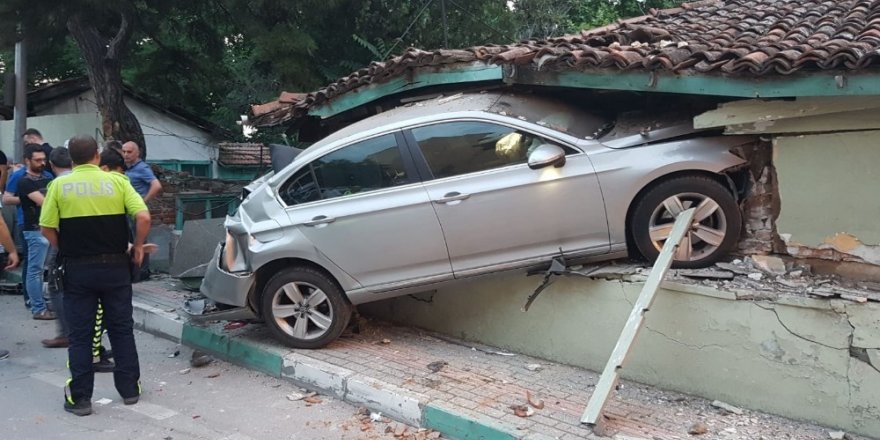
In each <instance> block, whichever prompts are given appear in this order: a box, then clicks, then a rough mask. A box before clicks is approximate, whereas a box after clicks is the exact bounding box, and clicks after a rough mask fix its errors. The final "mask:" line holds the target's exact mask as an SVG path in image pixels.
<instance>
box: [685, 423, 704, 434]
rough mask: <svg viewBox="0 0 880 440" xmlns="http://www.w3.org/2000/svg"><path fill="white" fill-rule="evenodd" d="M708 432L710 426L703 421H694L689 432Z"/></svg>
mask: <svg viewBox="0 0 880 440" xmlns="http://www.w3.org/2000/svg"><path fill="white" fill-rule="evenodd" d="M707 432H709V427H708V426H706V424H705V423H703V422H697V423H694V424H693V425H691V427H690V428H688V434H690V435H703V434H705V433H707Z"/></svg>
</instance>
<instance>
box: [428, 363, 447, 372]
mask: <svg viewBox="0 0 880 440" xmlns="http://www.w3.org/2000/svg"><path fill="white" fill-rule="evenodd" d="M447 365H449V363H448V362H446V361H436V362H431V363H430V364H428V369H429V370H431V372H432V373H439V372H440V370H442V369H443V367H445V366H447Z"/></svg>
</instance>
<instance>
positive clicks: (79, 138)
mask: <svg viewBox="0 0 880 440" xmlns="http://www.w3.org/2000/svg"><path fill="white" fill-rule="evenodd" d="M67 147H68V149H69V150H70V159H71V160H72V161H73V164H74V165H83V164H87V163H89V162H91V160H92V159H94V158H95V155H96V154H98V142H97V141H96V140H95V138H93V137H91V136H89V135H87V134H80V135H76V136H74V137H72V138H70V142H69V143H68V144H67Z"/></svg>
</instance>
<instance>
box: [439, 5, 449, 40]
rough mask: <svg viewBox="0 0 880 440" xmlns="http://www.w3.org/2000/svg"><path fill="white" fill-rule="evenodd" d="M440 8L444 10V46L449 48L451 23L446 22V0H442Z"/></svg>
mask: <svg viewBox="0 0 880 440" xmlns="http://www.w3.org/2000/svg"><path fill="white" fill-rule="evenodd" d="M440 10H441V11H442V12H443V48H444V49H449V25H448V24H447V23H446V0H440Z"/></svg>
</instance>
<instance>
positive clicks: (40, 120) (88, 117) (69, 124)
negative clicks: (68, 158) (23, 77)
mask: <svg viewBox="0 0 880 440" xmlns="http://www.w3.org/2000/svg"><path fill="white" fill-rule="evenodd" d="M100 124H101V122H100V119H99V118H98V115H97V113H83V114H59V115H50V116H34V117H30V118H28V127H33V128H36V129H38V130H40V133H42V134H43V139H45V141H46V142H48V143H49V144H51V145H53V146H56V145H64V141H66V140H67V139H69V138H70V137H71V136H73V135H75V134H90V135H92V136H96V135H99V134H100V130H98V128H97V127H99V126H100ZM14 138H15V125H14V122H13V121H0V149H2V150H3V152H4V153H6V155H7V156H8V157H9V158H10V159H13V157H12V154H13V149H14ZM15 161H16V162H19V161H21V158H17V159H15Z"/></svg>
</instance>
